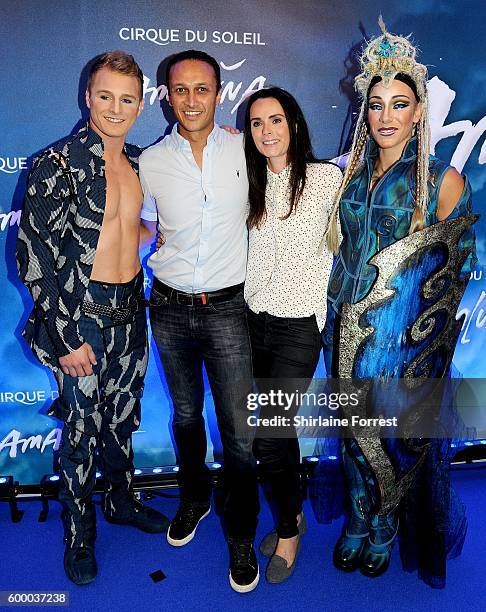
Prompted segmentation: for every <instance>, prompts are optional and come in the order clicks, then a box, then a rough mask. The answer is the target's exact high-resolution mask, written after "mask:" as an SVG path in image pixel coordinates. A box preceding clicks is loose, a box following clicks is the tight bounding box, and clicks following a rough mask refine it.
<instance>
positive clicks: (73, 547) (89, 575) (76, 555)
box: [61, 502, 98, 586]
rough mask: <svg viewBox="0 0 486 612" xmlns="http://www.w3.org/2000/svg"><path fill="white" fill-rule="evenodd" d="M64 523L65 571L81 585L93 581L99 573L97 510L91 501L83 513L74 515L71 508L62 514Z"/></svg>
mask: <svg viewBox="0 0 486 612" xmlns="http://www.w3.org/2000/svg"><path fill="white" fill-rule="evenodd" d="M61 518H62V521H63V524H64V543H65V544H66V548H65V551H64V571H65V572H66V576H67V577H68V578H69V580H71V581H72V582H74V584H77V585H79V586H81V585H84V584H89V583H90V582H93V580H94V579H95V578H96V575H97V573H98V566H97V564H96V558H95V553H94V544H95V540H96V512H95V508H94V506H93V504H92V503H91V502H89V503H87V504H86V507H85V510H84V513H83V514H79V515H77V516H74V515H73V514H72V513H71V512H69V510H64V511H63V513H62V515H61Z"/></svg>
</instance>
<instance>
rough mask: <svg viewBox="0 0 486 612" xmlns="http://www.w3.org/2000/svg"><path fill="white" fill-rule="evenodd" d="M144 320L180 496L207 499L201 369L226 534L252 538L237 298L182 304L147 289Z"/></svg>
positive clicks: (241, 309)
mask: <svg viewBox="0 0 486 612" xmlns="http://www.w3.org/2000/svg"><path fill="white" fill-rule="evenodd" d="M150 321H151V326H152V333H153V335H154V338H155V342H156V344H157V348H158V351H159V355H160V358H161V360H162V364H163V367H164V372H165V376H166V380H167V385H168V387H169V391H170V394H171V398H172V402H173V405H174V415H173V422H172V428H173V432H174V438H175V442H176V445H177V451H178V457H179V468H180V469H179V474H178V477H179V484H180V486H181V495H182V498H183V499H185V500H187V501H190V502H193V503H199V504H206V503H208V502H209V498H210V494H211V482H210V475H209V470H208V468H207V466H206V463H205V460H206V449H207V444H206V430H205V426H204V418H203V414H202V413H203V404H204V384H203V371H202V368H203V364H204V366H205V368H206V372H207V376H208V380H209V383H210V386H211V391H212V395H213V399H214V407H215V411H216V418H217V422H218V428H219V433H220V435H221V442H222V445H223V456H224V482H225V493H226V497H225V509H224V514H225V521H226V526H227V530H228V535H229V537H232V538H236V539H254V537H255V531H256V525H257V517H258V512H259V503H258V486H257V476H256V462H255V458H254V456H253V453H252V442H253V436H252V431H251V430H250V428H249V427H246V428H242V427H241V424H242V423H244V422H245V421H244V420H243V417H244V416H245V415H246V410H247V408H246V402H247V394H248V393H249V392H250V391H251V384H252V367H251V349H250V339H249V335H248V324H247V320H246V310H245V301H244V298H243V292H242V291H241V292H239V293H238V294H237V295H236V296H235V297H233V298H231V299H228V300H227V301H223V302H217V303H214V304H213V303H211V301H210V302H209V304H207V305H202V304H198V305H193V306H187V305H181V304H178V303H177V300H176V298H175V296H173V297H171V298H170V299H169V298H168V297H167V296H165V295H162V294H161V293H159V292H158V291H157V290H156V289H152V294H151V296H150Z"/></svg>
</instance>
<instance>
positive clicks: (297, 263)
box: [245, 163, 342, 331]
mask: <svg viewBox="0 0 486 612" xmlns="http://www.w3.org/2000/svg"><path fill="white" fill-rule="evenodd" d="M289 178H290V166H287V167H286V168H285V169H284V170H282V172H280V173H279V174H275V173H274V172H272V171H271V170H270V169H269V168H267V188H266V191H265V208H266V212H267V214H266V218H265V220H264V221H263V223H262V224H261V226H260V227H259V228H252V229H251V230H250V250H249V253H248V270H247V277H246V284H245V298H246V301H247V302H248V306H249V307H250V309H251V310H252V311H253V312H256V313H259V312H268V313H269V314H272V315H274V316H276V317H285V318H293V317H310V316H312V315H315V316H316V320H317V325H318V327H319V331H322V329H323V327H324V321H325V319H326V299H327V283H328V281H329V276H330V274H331V269H332V263H333V255H332V253H331V252H330V251H329V250H327V248H325V249H324V252H323V253H322V255H319V253H318V249H319V245H320V242H321V239H322V236H323V234H324V231H325V229H326V228H327V224H328V221H329V216H330V214H331V210H332V205H333V202H334V199H335V197H336V194H337V191H338V189H339V186H340V184H341V180H342V173H341V170H340V169H339V168H338V167H337V166H335V165H334V164H325V163H323V164H319V163H315V164H308V165H307V176H306V183H305V188H304V193H303V194H302V197H301V198H300V200H299V202H298V203H297V208H296V209H295V211H294V212H293V213H292V214H291V215H290V217H289V218H288V219H282V217H285V216H286V215H287V213H288V211H289V198H290V189H289Z"/></svg>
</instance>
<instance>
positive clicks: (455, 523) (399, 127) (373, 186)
mask: <svg viewBox="0 0 486 612" xmlns="http://www.w3.org/2000/svg"><path fill="white" fill-rule="evenodd" d="M380 27H381V29H382V32H383V33H382V35H381V36H379V37H377V38H375V39H373V40H372V41H371V42H370V43H369V44H368V45H367V47H366V49H365V50H364V52H363V55H362V57H361V68H362V72H361V74H360V75H358V77H356V89H357V91H358V92H359V93H360V95H361V97H362V100H363V103H362V107H361V113H360V115H359V118H358V122H357V125H356V130H355V134H354V139H353V145H352V149H351V152H350V155H349V158H348V162H347V166H346V170H345V174H344V179H343V184H342V186H341V189H340V192H339V194H338V198H337V201H336V206H335V210H334V212H333V215H332V217H331V222H330V225H329V227H328V230H327V233H326V236H325V238H326V240H327V244H328V246H329V247H330V248H331V249H332V250H333V251H334V252H335V253H336V254H337V260H336V263H335V267H334V269H333V272H332V274H331V278H330V281H329V288H328V318H327V321H326V326H325V329H324V331H323V340H324V345H325V348H326V351H327V360H326V362H327V363H329V362H330V359H329V358H330V355H331V354H332V353H331V352H332V349H333V347H334V354H333V359H332V362H333V366H332V367H333V370H334V371H336V361H337V358H336V347H337V346H339V335H340V332H339V325H340V318H341V312H342V306H343V304H345V303H348V304H355V303H357V302H360V300H362V299H363V298H364V297H365V296H367V294H368V293H369V292H370V290H371V288H372V286H373V284H374V281H375V279H376V277H377V268H376V267H375V266H373V265H370V263H369V261H370V259H371V258H372V257H373V256H374V255H376V254H377V253H378V252H380V251H381V250H383V249H384V248H385V247H387V246H389V245H392V244H393V243H395V242H397V241H398V240H401V239H402V238H405V237H406V236H408V235H410V234H413V233H414V232H417V231H418V230H421V229H423V228H425V227H428V226H431V225H433V224H436V223H438V222H439V221H442V220H444V219H447V218H452V217H456V216H457V217H464V216H467V215H468V214H470V212H471V189H470V186H469V183H468V181H467V179H465V178H464V177H462V176H461V175H460V174H459V173H458V172H457V171H456V170H455V169H454V168H452V167H450V166H448V165H447V164H446V163H444V162H442V161H440V160H439V159H437V158H435V157H433V156H430V155H429V151H430V145H429V142H430V141H429V123H428V109H427V89H426V84H427V69H426V67H425V66H424V65H423V64H420V63H418V62H417V61H416V59H415V55H416V50H415V48H414V47H413V46H412V44H411V43H410V41H409V40H408V39H407V38H403V37H400V36H394V35H392V34H390V33H388V32H387V31H386V29H385V26H384V24H383V22H382V21H381V19H380ZM338 217H339V221H340V227H341V232H342V236H343V239H342V243H341V244H340V245H338V236H339V229H338ZM459 248H460V249H461V250H462V251H463V252H464V249H468V251H469V254H468V255H467V258H466V259H465V263H464V265H463V267H462V274H463V275H466V274H468V272H470V270H471V268H472V267H473V266H474V265H475V262H476V259H475V251H474V234H473V232H472V230H470V229H469V230H468V231H467V232H465V233H464V234H463V236H462V238H461V241H460V243H459ZM465 257H466V256H465ZM400 333H401V330H399V329H397V330H396V334H397V335H399V334H400ZM341 457H342V464H343V468H344V474H345V484H346V487H345V488H346V495H347V499H348V502H349V504H348V507H349V516H348V519H347V521H346V524H345V527H344V529H343V533H342V535H341V537H340V539H339V541H338V542H337V544H336V547H335V550H334V555H333V560H334V564H335V566H336V567H338V568H339V569H341V570H343V571H354V570H356V569H358V568H359V569H360V570H361V572H362V573H363V574H365V575H367V576H370V577H375V576H379V575H381V574H383V573H384V572H385V571H386V569H387V568H388V564H389V560H390V555H391V552H392V548H393V544H394V541H395V539H396V536H397V533H398V530H399V525H400V544H401V546H400V548H401V555H402V562H403V566H404V569H405V570H408V571H413V570H417V569H418V571H419V575H420V577H421V578H422V579H423V580H424V581H425V582H427V583H428V584H429V585H430V586H432V587H435V588H441V587H443V586H444V584H445V561H446V558H450V557H453V556H457V555H458V554H459V553H460V551H461V548H462V543H463V540H464V536H465V531H466V520H465V516H464V510H463V507H462V505H461V504H460V503H459V502H458V500H457V499H456V498H455V497H454V495H453V493H452V491H451V487H450V481H449V474H448V468H449V462H450V458H451V456H450V444H449V442H448V441H447V440H433V441H431V442H430V443H429V446H428V451H427V454H426V457H425V460H424V461H423V462H422V464H421V466H420V468H419V469H418V471H417V473H416V477H415V479H414V481H413V483H412V485H411V486H410V487H409V489H408V491H407V493H406V494H405V497H404V499H403V500H402V502H401V504H400V505H399V506H398V507H396V508H394V509H393V510H392V511H390V512H388V513H387V514H376V513H374V507H375V501H376V496H377V493H376V480H375V478H374V475H373V472H372V470H371V468H370V465H369V464H368V462H367V461H366V459H365V457H364V455H363V453H362V451H361V449H360V446H359V444H358V443H357V441H356V439H354V438H351V439H347V440H343V441H342V442H341ZM323 503H326V502H325V500H323Z"/></svg>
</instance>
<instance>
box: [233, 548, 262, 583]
mask: <svg viewBox="0 0 486 612" xmlns="http://www.w3.org/2000/svg"><path fill="white" fill-rule="evenodd" d="M228 544H229V550H230V572H229V581H230V585H231V588H232V589H233V590H235V591H237V592H238V593H249V592H250V591H253V589H254V588H255V587H256V585H257V584H258V581H259V580H260V569H259V567H258V561H257V558H256V555H255V551H254V549H253V542H252V541H251V540H231V539H229V540H228Z"/></svg>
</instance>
